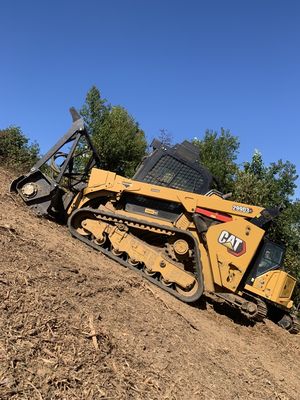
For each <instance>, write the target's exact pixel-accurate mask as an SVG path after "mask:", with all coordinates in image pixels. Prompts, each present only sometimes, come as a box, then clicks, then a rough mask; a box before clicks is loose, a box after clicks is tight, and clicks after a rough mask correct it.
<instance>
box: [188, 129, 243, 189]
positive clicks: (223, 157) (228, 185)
mask: <svg viewBox="0 0 300 400" xmlns="http://www.w3.org/2000/svg"><path fill="white" fill-rule="evenodd" d="M193 143H194V144H195V145H197V146H198V147H199V152H200V162H201V164H203V165H205V166H206V167H207V168H208V169H209V170H210V171H211V173H212V174H213V175H214V176H215V177H216V178H217V180H218V182H219V185H220V187H221V188H222V191H223V192H231V191H232V190H233V187H234V181H235V176H236V174H237V172H238V166H237V164H236V159H237V155H238V149H239V145H240V143H239V140H238V138H237V137H236V136H233V135H232V134H231V133H230V131H229V130H225V129H223V128H221V133H220V134H218V133H217V132H215V131H212V130H206V132H205V134H204V137H203V139H194V141H193Z"/></svg>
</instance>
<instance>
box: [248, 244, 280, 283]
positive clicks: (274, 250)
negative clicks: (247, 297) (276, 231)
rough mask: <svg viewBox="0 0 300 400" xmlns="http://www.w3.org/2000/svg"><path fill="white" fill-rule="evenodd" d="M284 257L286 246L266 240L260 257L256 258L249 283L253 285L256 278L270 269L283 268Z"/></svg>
mask: <svg viewBox="0 0 300 400" xmlns="http://www.w3.org/2000/svg"><path fill="white" fill-rule="evenodd" d="M283 257H284V248H283V247H282V246H280V245H278V244H276V243H273V242H271V241H269V240H265V241H264V243H263V246H262V248H261V250H260V252H259V254H258V257H257V258H256V260H255V263H254V265H253V268H252V270H251V273H250V276H249V278H248V282H247V283H248V284H249V285H251V284H252V283H253V282H254V280H255V278H257V277H258V276H261V275H263V274H265V273H266V272H268V271H271V270H275V269H276V270H279V269H283V267H282V263H283Z"/></svg>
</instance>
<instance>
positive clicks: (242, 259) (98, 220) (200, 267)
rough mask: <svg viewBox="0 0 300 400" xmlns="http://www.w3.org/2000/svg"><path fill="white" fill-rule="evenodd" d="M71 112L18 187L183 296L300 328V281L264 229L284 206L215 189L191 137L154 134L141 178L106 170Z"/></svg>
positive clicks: (88, 239) (43, 210)
mask: <svg viewBox="0 0 300 400" xmlns="http://www.w3.org/2000/svg"><path fill="white" fill-rule="evenodd" d="M71 113H72V116H73V125H72V126H71V128H70V130H69V131H68V132H67V133H66V134H65V135H64V136H63V137H62V138H61V139H60V140H59V142H58V143H57V144H56V145H55V146H54V147H53V148H52V149H51V150H50V151H49V152H48V153H47V154H46V155H45V156H44V157H43V158H42V159H41V160H40V161H38V162H37V163H36V165H34V167H33V168H32V169H31V171H30V172H29V173H28V174H27V175H23V176H21V177H19V178H18V179H16V180H15V181H13V182H12V184H11V190H12V191H15V192H17V193H18V194H19V195H20V196H21V197H22V199H23V200H24V201H25V203H26V204H27V205H28V206H30V208H32V209H33V210H34V211H35V212H36V213H37V214H38V215H41V216H45V217H48V218H52V219H55V220H57V221H58V222H60V223H67V224H68V226H69V229H70V231H71V234H72V235H73V236H75V237H76V238H77V239H79V240H81V241H82V242H84V243H86V244H87V245H89V246H91V247H93V248H94V249H96V250H98V251H100V252H102V253H103V254H105V255H107V256H108V257H110V258H112V259H113V260H116V261H117V262H118V263H120V264H122V265H124V266H126V267H128V268H130V269H133V270H134V271H136V272H137V273H139V274H141V275H143V276H144V277H145V278H146V279H147V280H148V281H150V282H152V283H154V284H155V285H157V286H159V287H160V288H162V289H164V290H166V291H167V292H169V293H171V294H172V295H174V296H175V297H177V298H178V299H180V300H182V301H184V302H188V303H192V302H196V301H197V300H198V299H199V298H200V297H201V296H202V295H203V294H205V295H206V296H208V297H210V298H212V299H213V300H215V301H217V302H219V303H221V304H227V305H230V306H232V307H234V308H236V309H239V310H240V312H241V313H242V314H243V315H245V316H246V317H248V318H249V319H251V320H256V321H259V320H263V319H264V318H266V317H270V318H271V319H273V320H275V322H277V323H278V324H279V325H280V326H282V327H283V328H285V329H287V330H288V331H290V332H291V333H297V332H299V330H300V325H299V321H298V320H297V318H296V317H295V316H294V315H293V313H292V312H291V310H292V308H293V301H292V300H291V296H292V293H293V290H294V287H295V284H296V280H295V278H293V277H292V276H290V275H289V274H287V273H286V272H285V271H284V270H283V267H282V263H283V256H284V249H283V248H282V247H281V246H280V245H278V244H275V243H273V242H272V241H270V240H269V239H268V238H267V236H266V232H267V228H268V226H269V225H270V223H271V221H272V219H273V218H275V217H276V216H277V215H278V213H279V211H278V210H277V209H265V208H262V207H257V206H253V205H247V204H241V203H237V202H235V201H230V200H227V199H226V196H224V195H222V193H220V192H218V191H216V190H214V189H212V187H213V185H214V178H213V177H212V175H211V174H210V173H209V171H207V170H206V169H205V168H204V167H203V166H201V165H200V164H199V162H198V161H199V160H198V153H197V151H195V148H194V146H193V145H192V144H190V143H188V142H184V143H182V144H180V145H176V146H174V147H166V146H164V145H163V144H161V143H160V142H158V141H155V142H154V144H153V148H154V151H153V153H152V154H151V155H149V156H148V157H146V158H145V159H144V161H143V162H142V164H141V165H140V167H139V168H138V170H137V172H136V174H135V176H134V178H133V179H128V178H124V177H123V176H119V175H117V174H115V173H114V172H111V171H106V170H103V169H101V159H100V158H99V156H98V155H97V152H96V150H95V148H94V146H93V144H92V141H91V140H90V138H89V135H88V133H87V130H86V128H85V126H84V123H83V120H82V119H81V118H80V116H79V115H78V113H77V112H76V110H74V109H71ZM59 160H60V161H59Z"/></svg>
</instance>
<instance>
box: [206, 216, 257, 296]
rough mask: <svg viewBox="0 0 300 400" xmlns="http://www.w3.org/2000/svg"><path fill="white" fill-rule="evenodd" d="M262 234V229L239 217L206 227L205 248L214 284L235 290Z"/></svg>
mask: <svg viewBox="0 0 300 400" xmlns="http://www.w3.org/2000/svg"><path fill="white" fill-rule="evenodd" d="M263 235H264V231H263V230H262V229H260V228H259V227H257V226H255V225H253V224H250V223H249V222H248V221H246V220H244V219H241V218H240V219H238V220H233V221H230V222H226V223H224V224H218V225H214V226H212V227H210V228H209V229H208V232H207V243H208V252H209V257H210V261H211V267H212V272H213V277H214V281H215V283H216V284H218V285H219V286H222V287H225V288H227V289H229V290H230V291H233V292H234V291H236V290H237V288H238V285H239V284H240V282H241V280H242V278H243V276H244V275H245V272H246V270H247V268H248V266H249V264H250V262H251V260H252V258H253V256H254V255H255V253H256V250H257V247H258V246H259V243H260V242H261V239H262V237H263ZM240 241H241V242H240ZM236 245H238V246H239V247H240V251H238V250H239V249H238V246H237V251H234V247H235V246H236Z"/></svg>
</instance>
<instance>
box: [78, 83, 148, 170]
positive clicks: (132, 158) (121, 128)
mask: <svg viewBox="0 0 300 400" xmlns="http://www.w3.org/2000/svg"><path fill="white" fill-rule="evenodd" d="M81 115H82V116H83V118H84V120H85V123H86V125H87V127H88V130H89V132H90V134H91V136H92V139H93V142H94V144H95V147H96V149H97V151H98V153H99V156H100V160H101V168H103V169H107V170H110V171H114V172H116V173H118V174H121V175H125V176H128V177H130V176H132V175H133V174H134V171H135V169H136V167H137V165H138V164H139V163H140V161H141V159H142V158H143V157H144V155H145V151H146V146H147V143H146V139H145V134H144V132H143V131H142V130H141V129H140V128H139V125H138V123H137V122H136V121H135V120H134V118H133V117H132V116H130V115H129V114H128V112H127V111H126V110H125V108H123V107H121V106H111V105H110V104H108V103H107V102H106V100H105V99H102V98H101V94H100V91H99V89H97V88H96V87H95V86H93V87H92V88H91V90H90V91H89V92H88V93H87V96H86V101H85V104H84V106H83V107H82V109H81Z"/></svg>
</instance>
